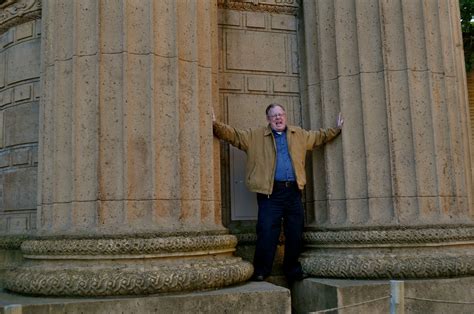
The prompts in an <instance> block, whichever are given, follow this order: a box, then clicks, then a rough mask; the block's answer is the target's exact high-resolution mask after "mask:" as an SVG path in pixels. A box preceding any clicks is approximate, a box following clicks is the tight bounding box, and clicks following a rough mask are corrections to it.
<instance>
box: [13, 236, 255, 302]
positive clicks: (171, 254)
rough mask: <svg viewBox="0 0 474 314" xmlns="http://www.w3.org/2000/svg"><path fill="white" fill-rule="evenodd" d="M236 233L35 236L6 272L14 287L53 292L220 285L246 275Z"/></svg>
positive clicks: (22, 290)
mask: <svg viewBox="0 0 474 314" xmlns="http://www.w3.org/2000/svg"><path fill="white" fill-rule="evenodd" d="M236 244H237V240H236V238H235V237H234V236H232V235H212V236H209V235H206V236H191V237H185V236H173V237H159V238H158V237H154V238H153V237H152V238H133V239H127V238H124V239H68V240H32V241H26V242H24V243H23V245H22V252H23V254H24V256H25V258H26V259H27V262H26V263H25V264H24V265H22V266H21V267H19V268H17V269H15V270H13V271H10V272H8V273H7V275H6V284H5V287H6V288H7V289H9V290H11V291H14V292H18V293H24V294H33V295H51V296H110V295H144V294H154V293H164V292H178V291H192V290H204V289H211V288H221V287H225V286H228V285H232V284H235V283H239V282H243V281H246V280H248V279H249V278H250V276H251V275H252V272H253V267H252V265H251V264H250V263H248V262H245V261H242V260H241V259H240V258H238V257H234V256H233V255H232V253H233V251H234V250H235V245H236Z"/></svg>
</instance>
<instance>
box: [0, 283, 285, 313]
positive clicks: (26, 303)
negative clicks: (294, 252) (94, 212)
mask: <svg viewBox="0 0 474 314" xmlns="http://www.w3.org/2000/svg"><path fill="white" fill-rule="evenodd" d="M0 299H1V300H2V304H1V305H0V313H5V311H6V308H7V307H10V309H14V308H15V306H16V308H17V309H18V308H21V311H22V313H25V314H27V313H35V314H36V313H37V314H40V313H50V312H56V311H58V312H59V311H65V312H67V313H71V314H74V313H78V314H79V313H91V314H92V313H104V312H109V313H110V312H112V313H113V312H129V313H153V312H163V313H225V312H231V313H291V301H290V291H289V290H288V289H285V288H282V287H278V286H275V285H272V284H269V283H266V282H263V283H256V282H252V283H246V284H244V285H240V286H235V287H228V288H224V289H219V290H215V291H205V292H192V293H180V294H168V295H161V296H157V295H155V296H148V297H128V298H117V297H115V298H107V299H97V298H94V299H92V298H83V299H71V298H54V299H52V298H44V297H43V298H32V297H24V296H18V295H12V294H8V293H5V292H3V293H2V292H1V291H0ZM2 305H3V306H2Z"/></svg>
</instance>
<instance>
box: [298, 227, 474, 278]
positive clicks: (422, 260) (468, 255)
mask: <svg viewBox="0 0 474 314" xmlns="http://www.w3.org/2000/svg"><path fill="white" fill-rule="evenodd" d="M305 240H306V242H307V251H306V252H305V253H303V254H302V257H301V262H302V265H303V269H304V270H305V271H306V272H307V273H309V274H311V275H313V276H315V277H326V278H360V279H379V278H380V279H383V278H440V277H454V276H472V275H474V228H472V227H463V228H461V227H459V228H440V229H435V228H432V229H429V228H426V229H404V230H367V231H360V230H354V231H322V232H308V233H306V234H305Z"/></svg>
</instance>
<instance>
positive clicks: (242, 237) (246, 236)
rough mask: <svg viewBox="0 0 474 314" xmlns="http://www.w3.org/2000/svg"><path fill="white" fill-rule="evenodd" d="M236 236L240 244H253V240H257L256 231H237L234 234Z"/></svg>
mask: <svg viewBox="0 0 474 314" xmlns="http://www.w3.org/2000/svg"><path fill="white" fill-rule="evenodd" d="M235 236H236V237H237V240H238V242H239V245H240V244H248V243H251V244H255V241H257V234H256V233H239V234H235Z"/></svg>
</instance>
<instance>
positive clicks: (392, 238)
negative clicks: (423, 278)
mask: <svg viewBox="0 0 474 314" xmlns="http://www.w3.org/2000/svg"><path fill="white" fill-rule="evenodd" d="M303 237H304V240H305V242H306V243H307V244H311V245H318V244H389V243H396V244H401V243H440V242H448V241H450V242H452V241H473V240H474V227H456V228H426V229H400V230H351V231H347V230H344V231H321V232H306V233H304V236H303Z"/></svg>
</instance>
